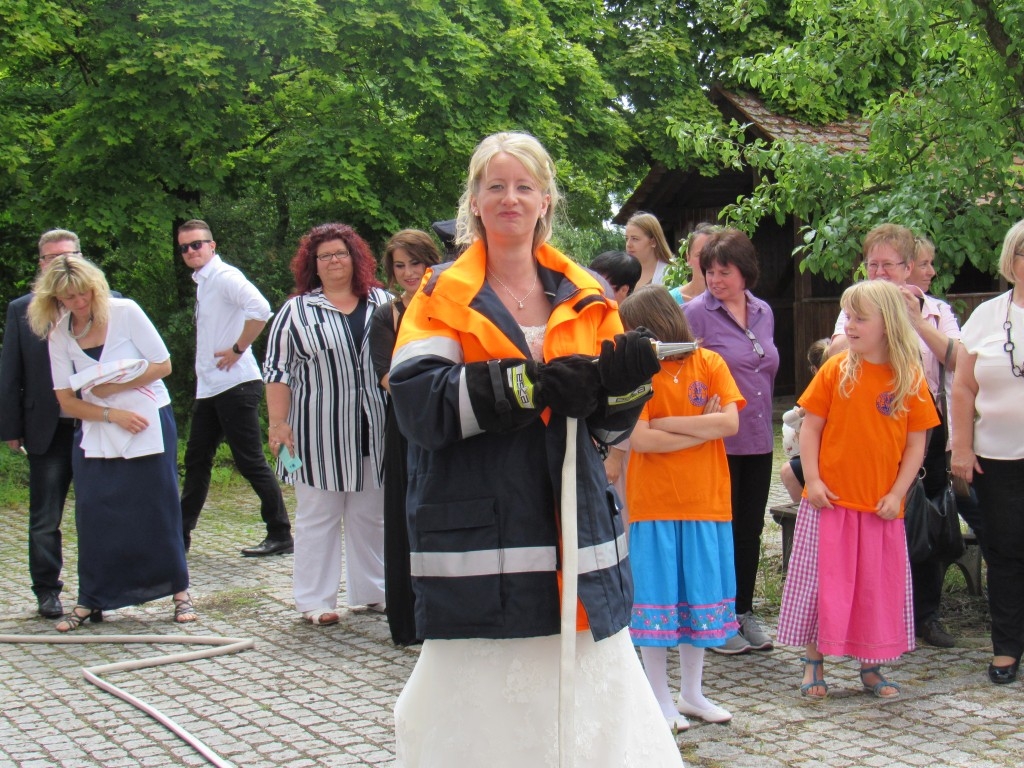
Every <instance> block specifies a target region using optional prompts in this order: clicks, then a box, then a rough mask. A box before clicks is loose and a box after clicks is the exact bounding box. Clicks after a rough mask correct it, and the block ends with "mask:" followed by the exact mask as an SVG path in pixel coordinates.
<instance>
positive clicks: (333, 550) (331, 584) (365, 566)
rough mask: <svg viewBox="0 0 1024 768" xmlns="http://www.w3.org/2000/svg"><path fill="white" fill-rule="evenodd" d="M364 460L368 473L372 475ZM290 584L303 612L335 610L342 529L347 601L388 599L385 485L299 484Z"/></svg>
mask: <svg viewBox="0 0 1024 768" xmlns="http://www.w3.org/2000/svg"><path fill="white" fill-rule="evenodd" d="M370 461H371V460H370V459H369V458H364V459H363V462H364V465H365V466H364V469H363V471H364V473H366V474H365V475H364V476H372V473H373V468H372V466H371V465H370ZM295 500H296V502H297V504H296V509H295V527H294V531H293V536H294V539H295V558H294V571H293V576H292V587H293V590H294V594H295V607H296V608H297V609H298V610H299V611H300V612H302V611H313V610H317V609H323V608H331V609H333V608H337V606H338V586H339V584H340V583H341V560H342V556H341V541H342V528H343V527H344V533H345V583H346V584H347V586H348V604H349V605H350V606H354V605H368V604H371V603H383V602H384V489H383V488H370V489H368V490H364V491H324V490H320V489H319V488H313V487H312V486H309V485H304V484H303V483H296V484H295Z"/></svg>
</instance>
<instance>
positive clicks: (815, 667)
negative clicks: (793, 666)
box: [800, 657, 828, 699]
mask: <svg viewBox="0 0 1024 768" xmlns="http://www.w3.org/2000/svg"><path fill="white" fill-rule="evenodd" d="M800 661H802V662H803V663H804V665H805V667H810V668H811V682H809V683H804V684H803V685H801V686H800V695H801V696H806V697H807V698H809V699H825V698H826V697H827V696H828V683H826V682H825V671H824V667H823V665H824V663H825V660H824V659H805V658H803V657H801V658H800ZM805 671H806V669H805ZM819 673H821V674H820V676H819ZM815 688H820V689H821V690H822V692H821V693H811V691H812V690H814V689H815Z"/></svg>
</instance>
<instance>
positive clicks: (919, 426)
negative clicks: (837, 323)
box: [778, 280, 939, 699]
mask: <svg viewBox="0 0 1024 768" xmlns="http://www.w3.org/2000/svg"><path fill="white" fill-rule="evenodd" d="M841 303H842V307H843V309H844V310H845V312H846V314H847V321H846V327H845V332H846V337H847V338H848V339H849V342H850V344H849V349H848V350H845V351H843V352H840V353H839V354H837V355H835V356H834V357H830V358H829V359H828V360H826V361H825V363H824V364H823V365H822V366H821V369H820V370H819V371H818V374H817V375H816V376H815V377H814V379H813V380H812V381H811V383H810V384H809V385H808V387H807V389H806V390H805V391H804V393H803V395H801V397H800V399H799V405H800V406H801V407H802V408H803V409H804V410H805V411H806V415H805V416H804V422H803V426H802V428H801V430H800V456H801V461H802V464H803V470H804V479H805V480H806V486H805V488H804V493H803V498H802V500H801V502H800V509H799V512H798V513H797V522H796V531H795V534H794V538H793V554H792V556H791V559H790V564H789V575H788V578H787V580H786V584H785V588H784V590H783V596H782V610H781V613H780V616H779V636H778V639H779V642H780V643H782V644H784V645H803V646H805V647H806V656H805V657H804V658H803V659H802V661H803V662H804V677H803V681H802V683H801V686H800V692H801V693H802V694H803V695H804V696H807V697H810V698H816V699H823V698H825V697H826V696H827V695H828V684H827V683H826V682H825V678H824V656H825V655H826V654H830V655H834V656H853V657H855V658H857V659H858V660H859V662H860V678H861V683H862V684H863V686H864V688H865V690H867V691H869V692H871V693H873V694H874V695H875V696H877V697H878V698H883V699H892V698H896V697H898V696H899V695H900V688H899V686H898V685H896V684H895V683H893V682H890V681H888V680H886V678H885V677H884V676H883V675H882V672H881V666H880V665H881V664H882V663H883V662H888V661H892V660H893V659H896V658H899V656H900V655H902V654H903V653H906V652H907V651H912V650H914V625H913V622H912V621H910V620H909V617H911V616H913V608H912V590H911V582H910V562H909V560H908V558H907V541H906V534H905V532H904V529H903V522H902V520H901V519H900V518H902V517H903V499H904V496H906V493H907V490H908V489H909V488H910V485H911V483H912V482H913V480H914V477H915V476H916V475H917V472H918V470H919V469H920V468H921V462H922V460H923V459H924V449H925V433H926V430H928V429H929V428H931V427H934V426H936V425H938V424H939V419H938V414H937V413H936V410H935V406H934V404H933V403H932V399H931V395H930V394H929V392H928V385H927V383H926V381H925V377H924V371H923V368H922V364H921V354H920V351H919V349H918V343H917V334H916V333H915V332H914V329H913V327H912V326H911V324H910V321H909V318H908V314H907V309H906V304H905V303H904V301H903V299H902V297H901V294H900V291H899V288H897V287H896V286H895V285H892V284H891V283H888V282H886V281H883V280H872V281H868V282H862V283H856V284H855V285H852V286H850V287H849V288H847V289H846V291H845V292H844V293H843V297H842V300H841ZM819 562H824V563H828V567H827V568H821V569H819V567H818V563H819Z"/></svg>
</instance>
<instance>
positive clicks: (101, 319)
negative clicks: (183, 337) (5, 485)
mask: <svg viewBox="0 0 1024 768" xmlns="http://www.w3.org/2000/svg"><path fill="white" fill-rule="evenodd" d="M33 294H34V295H33V299H32V303H31V304H30V305H29V310H28V317H29V323H30V324H31V326H32V329H33V330H34V331H35V332H36V333H37V334H38V335H39V336H41V337H43V338H49V343H50V366H51V369H52V372H53V386H54V390H55V391H56V395H57V401H58V402H59V403H60V407H61V412H62V414H65V415H67V416H69V417H71V418H74V419H77V420H79V422H80V425H79V427H78V428H77V429H76V432H75V444H74V453H73V456H72V467H73V470H74V478H75V480H74V482H75V525H76V527H77V529H78V588H79V592H78V604H77V605H76V606H75V608H74V610H72V612H71V613H70V614H68V615H67V616H65V617H64V618H63V619H61V620H60V621H59V622H58V623H57V625H56V629H57V631H59V632H71V631H74V630H76V629H78V628H79V627H80V626H81V625H82V623H83V622H85V621H87V620H89V619H91V620H92V621H94V622H95V621H102V620H103V611H104V610H114V609H116V608H123V607H124V606H127V605H137V604H139V603H144V602H148V601H150V600H156V599H158V598H161V597H167V596H169V595H170V596H173V598H174V620H175V621H177V622H179V623H184V622H189V621H195V620H196V618H197V616H196V613H195V609H194V608H193V606H192V602H191V600H190V598H189V595H188V592H187V589H188V567H187V565H186V563H185V547H184V542H183V540H182V537H181V505H180V502H179V498H178V477H177V442H178V439H177V437H178V436H177V430H176V427H175V423H174V414H173V413H172V411H171V405H170V403H171V398H170V396H169V395H168V393H167V388H166V387H165V386H164V383H163V381H162V379H163V378H164V377H166V376H167V375H168V374H170V372H171V358H170V353H168V351H167V347H166V346H165V345H164V343H163V340H162V339H161V338H160V334H159V333H157V330H156V328H154V327H153V324H152V322H150V320H149V318H148V317H146V315H145V313H144V312H143V311H142V310H141V309H140V308H139V306H138V305H137V304H136V303H135V302H134V301H130V300H129V299H119V298H112V297H111V296H110V289H109V288H108V287H107V281H106V278H105V277H104V276H103V272H102V271H101V270H100V269H99V268H98V267H97V266H96V265H94V264H92V263H91V262H89V261H87V260H86V259H83V258H81V257H79V256H72V255H68V256H61V257H58V258H57V259H56V260H55V261H54V262H53V264H52V265H51V267H50V268H49V269H47V270H46V271H45V272H44V273H43V274H42V275H40V277H39V278H38V280H37V282H36V285H35V286H34V291H33ZM76 392H78V393H80V396H78V395H76Z"/></svg>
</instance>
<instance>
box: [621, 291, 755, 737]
mask: <svg viewBox="0 0 1024 768" xmlns="http://www.w3.org/2000/svg"><path fill="white" fill-rule="evenodd" d="M619 311H620V314H621V315H622V321H623V323H624V324H625V325H626V327H627V328H636V327H638V326H641V325H642V326H644V327H646V328H647V329H649V330H650V331H651V332H652V333H653V335H654V337H655V338H657V339H659V340H660V341H666V342H678V341H692V340H693V335H692V334H691V332H690V328H689V326H688V325H687V323H686V318H685V317H684V316H683V313H682V312H680V311H679V307H678V305H677V304H676V303H675V301H674V300H673V299H672V297H671V295H670V294H669V292H668V291H667V290H666V289H665V288H664V287H662V286H660V285H651V286H644V287H643V288H640V289H639V290H637V291H636V293H634V294H633V295H631V296H629V297H628V298H626V299H625V300H624V301H623V302H622V306H621V307H620V310H619ZM652 383H653V385H654V397H653V398H652V399H651V400H650V401H649V402H648V403H647V404H646V405H645V406H644V410H643V413H641V414H640V420H639V421H638V422H637V424H636V427H635V429H634V430H633V435H632V437H631V443H630V448H631V456H630V460H629V466H628V469H627V474H626V499H627V504H628V506H629V509H630V526H629V535H630V539H629V541H630V546H629V549H630V554H629V557H630V562H631V563H632V567H633V582H634V598H633V614H632V619H631V621H630V627H629V633H630V636H631V637H632V639H633V644H634V645H637V646H640V655H641V657H642V658H643V662H644V671H645V672H646V674H647V679H648V680H649V681H650V683H651V688H652V689H653V690H654V695H655V698H656V699H657V700H658V703H659V704H660V705H661V709H662V714H664V715H665V718H666V719H667V720H668V721H669V724H670V725H671V726H672V727H673V728H674V729H675V730H682V729H685V728H687V727H689V721H688V720H687V719H686V715H691V716H693V717H699V718H701V719H702V720H705V721H707V722H713V723H724V722H726V721H727V720H729V719H731V717H732V715H731V714H729V712H727V711H726V710H724V709H722V708H721V707H719V706H717V705H715V704H713V703H712V702H710V701H708V699H706V698H705V697H704V694H703V692H702V690H701V678H702V673H703V668H704V649H705V648H707V647H709V646H716V645H722V644H723V643H724V642H725V641H726V640H728V639H729V638H730V637H731V636H733V635H735V634H736V631H737V628H738V625H737V623H736V612H735V602H736V572H735V566H734V564H733V545H732V522H731V521H732V501H731V486H730V483H729V462H728V459H727V458H726V455H725V445H724V443H723V442H722V438H723V437H726V436H727V435H732V434H735V433H736V431H737V429H738V428H739V409H740V408H742V407H743V406H744V405H745V404H746V401H745V400H744V399H743V395H741V394H740V391H739V388H738V387H737V386H736V383H735V382H734V381H733V378H732V375H731V374H730V373H729V368H728V366H727V365H726V364H725V361H724V360H723V359H722V358H721V357H720V356H719V355H718V354H717V353H715V352H711V351H709V350H705V349H698V350H697V351H696V352H694V353H692V354H687V355H683V356H680V357H676V358H673V359H668V360H665V361H663V362H662V367H661V371H660V372H659V373H657V374H655V375H654V378H653V380H652ZM672 646H679V668H680V678H681V679H680V687H679V698H678V699H677V700H676V701H673V699H672V694H671V693H670V691H669V686H668V672H667V667H668V648H669V647H672Z"/></svg>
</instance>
